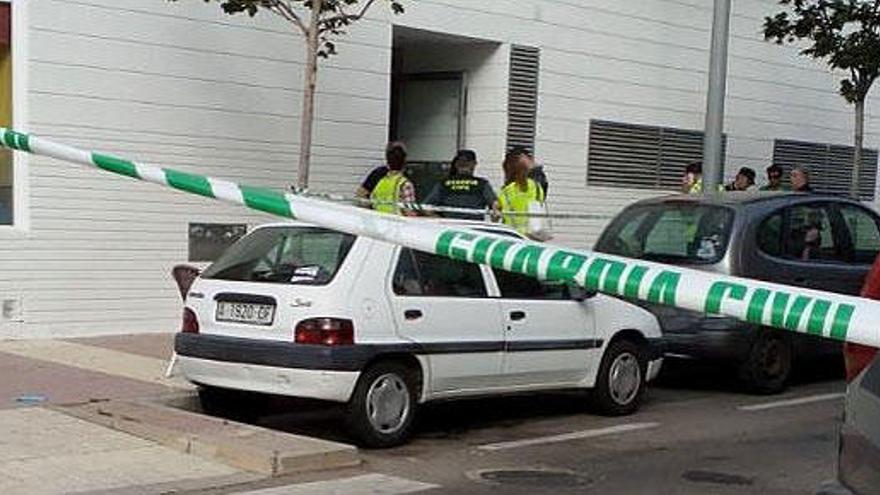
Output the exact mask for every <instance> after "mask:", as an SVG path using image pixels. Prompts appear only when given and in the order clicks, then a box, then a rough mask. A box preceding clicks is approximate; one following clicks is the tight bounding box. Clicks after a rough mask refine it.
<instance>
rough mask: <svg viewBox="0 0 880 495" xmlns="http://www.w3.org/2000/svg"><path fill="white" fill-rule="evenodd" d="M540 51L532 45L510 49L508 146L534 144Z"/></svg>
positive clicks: (509, 147)
mask: <svg viewBox="0 0 880 495" xmlns="http://www.w3.org/2000/svg"><path fill="white" fill-rule="evenodd" d="M540 59H541V51H540V50H539V49H538V48H533V47H529V46H519V45H513V46H511V48H510V79H509V81H508V96H507V122H508V123H507V149H508V150H509V149H511V148H513V147H517V146H522V147H525V148H527V149H529V150H534V147H535V121H536V119H537V114H538V71H539V70H540Z"/></svg>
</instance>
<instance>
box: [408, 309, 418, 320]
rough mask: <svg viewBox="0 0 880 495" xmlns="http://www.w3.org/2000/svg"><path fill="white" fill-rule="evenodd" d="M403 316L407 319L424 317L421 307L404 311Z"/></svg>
mask: <svg viewBox="0 0 880 495" xmlns="http://www.w3.org/2000/svg"><path fill="white" fill-rule="evenodd" d="M403 317H404V318H406V319H407V320H418V319H419V318H421V317H422V310H420V309H408V310H406V311H404V312H403Z"/></svg>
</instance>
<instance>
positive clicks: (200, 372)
mask: <svg viewBox="0 0 880 495" xmlns="http://www.w3.org/2000/svg"><path fill="white" fill-rule="evenodd" d="M177 369H178V370H180V372H181V373H182V374H183V376H184V377H185V378H186V379H187V380H189V381H191V382H193V383H197V384H200V385H210V386H214V387H222V388H228V389H233V390H247V391H249V392H262V393H267V394H276V395H287V396H292V397H304V398H309V399H319V400H328V401H334V402H348V399H349V398H350V397H351V394H352V391H354V387H355V385H356V384H357V379H358V376H359V375H360V373H358V372H356V371H322V370H306V369H294V368H279V367H274V366H260V365H255V364H244V363H230V362H224V361H214V360H211V359H199V358H193V357H188V356H178V358H177Z"/></svg>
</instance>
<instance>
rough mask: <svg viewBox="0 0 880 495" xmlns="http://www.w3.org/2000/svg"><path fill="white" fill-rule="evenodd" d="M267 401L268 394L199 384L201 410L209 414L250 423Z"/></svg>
mask: <svg viewBox="0 0 880 495" xmlns="http://www.w3.org/2000/svg"><path fill="white" fill-rule="evenodd" d="M268 403H269V396H267V395H264V394H259V393H256V392H246V391H243V390H230V389H226V388H220V387H211V386H208V385H199V404H200V405H201V406H202V412H204V413H205V414H209V415H211V416H220V417H223V418H227V419H231V420H234V421H241V422H244V423H250V422H253V421H256V420H257V419H258V418H259V417H260V416H261V415H262V414H263V412H265V410H266V407H267V405H268Z"/></svg>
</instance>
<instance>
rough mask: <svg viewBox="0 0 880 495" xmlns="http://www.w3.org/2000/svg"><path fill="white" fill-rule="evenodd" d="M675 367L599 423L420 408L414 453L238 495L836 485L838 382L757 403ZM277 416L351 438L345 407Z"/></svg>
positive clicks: (542, 399) (537, 399) (483, 403)
mask: <svg viewBox="0 0 880 495" xmlns="http://www.w3.org/2000/svg"><path fill="white" fill-rule="evenodd" d="M671 371H672V372H671V373H668V374H667V375H666V377H665V378H664V380H663V381H662V382H661V383H659V384H657V385H656V386H654V387H652V389H651V391H650V395H649V397H648V401H647V403H646V404H645V407H644V408H643V409H642V411H640V412H639V413H638V414H636V415H633V416H628V417H624V418H607V417H601V416H597V415H594V414H591V413H590V412H589V409H588V408H587V407H585V401H584V400H583V398H582V397H580V396H578V395H567V394H557V395H549V396H548V395H535V396H526V397H515V398H503V399H492V400H472V401H467V402H463V403H462V402H458V403H447V404H439V405H434V406H430V407H427V408H425V409H424V410H423V417H422V421H421V422H420V425H419V429H418V433H417V436H416V438H415V440H414V441H413V442H412V443H411V444H409V445H406V446H404V447H399V448H396V449H391V450H385V451H371V452H367V453H366V454H365V458H366V465H365V466H364V468H363V469H360V470H354V471H350V472H340V473H334V474H332V475H328V474H323V475H318V476H317V477H314V478H298V479H296V480H283V479H281V480H274V481H272V482H269V483H268V484H267V483H263V484H258V485H252V486H247V487H244V486H241V487H236V488H235V490H233V491H235V492H242V491H245V492H248V491H253V490H259V491H257V492H256V493H258V494H261V495H274V494H276V493H277V494H281V493H408V492H416V491H419V492H420V491H425V493H475V494H480V493H512V494H517V493H522V494H531V493H538V492H540V493H545V492H546V493H627V494H628V493H635V494H638V493H664V494H665V493H670V494H677V493H682V494H691V493H693V494H705V493H717V494H728V493H731V494H732V493H737V494H738V493H762V494H795V493H799V494H800V493H804V494H809V493H815V492H816V490H817V489H818V488H819V486H820V485H821V483H822V482H823V481H825V480H828V479H831V478H832V477H833V473H834V468H833V466H834V464H833V463H834V444H835V429H836V425H837V423H838V419H839V417H840V414H841V411H842V407H841V406H842V399H841V395H840V394H841V393H842V392H843V388H844V385H843V383H842V381H841V380H840V379H839V378H837V377H834V376H827V374H825V375H824V376H823V374H821V373H820V374H818V375H816V374H814V376H808V377H804V378H802V379H801V380H800V382H799V383H797V384H796V385H794V386H793V387H792V388H791V390H790V391H789V392H787V393H786V394H783V395H782V396H773V397H761V396H752V395H748V394H745V393H742V392H740V391H738V390H737V386H736V384H735V382H734V381H732V380H731V379H730V375H729V374H728V373H726V372H724V371H722V370H717V369H714V368H713V367H696V368H695V367H694V366H693V365H687V366H680V365H674V366H673V367H672V369H671ZM275 407H276V408H278V407H282V408H286V409H287V410H290V409H297V410H298V412H296V413H292V414H276V415H272V416H268V417H263V418H260V419H259V420H258V423H259V424H261V425H264V426H269V427H273V428H278V429H281V430H285V431H290V432H295V433H301V434H302V433H305V434H312V435H318V436H323V437H325V438H330V439H335V440H342V441H344V440H345V437H344V436H342V434H341V433H340V432H339V428H338V426H337V425H336V423H335V420H336V419H337V417H336V414H337V411H334V410H332V409H327V408H325V407H317V408H316V407H315V406H314V405H311V404H303V403H288V404H282V405H279V404H276V405H275ZM294 482H295V483H298V484H297V485H294V486H290V485H291V483H294ZM305 482H308V483H310V484H306V485H303V484H301V483H305ZM273 485H276V486H278V487H277V488H271V487H272V486H273ZM281 485H285V486H283V487H282V486H281ZM359 490H363V491H359ZM370 490H371V491H370ZM227 492H228V490H227V491H225V492H212V493H227Z"/></svg>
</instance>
